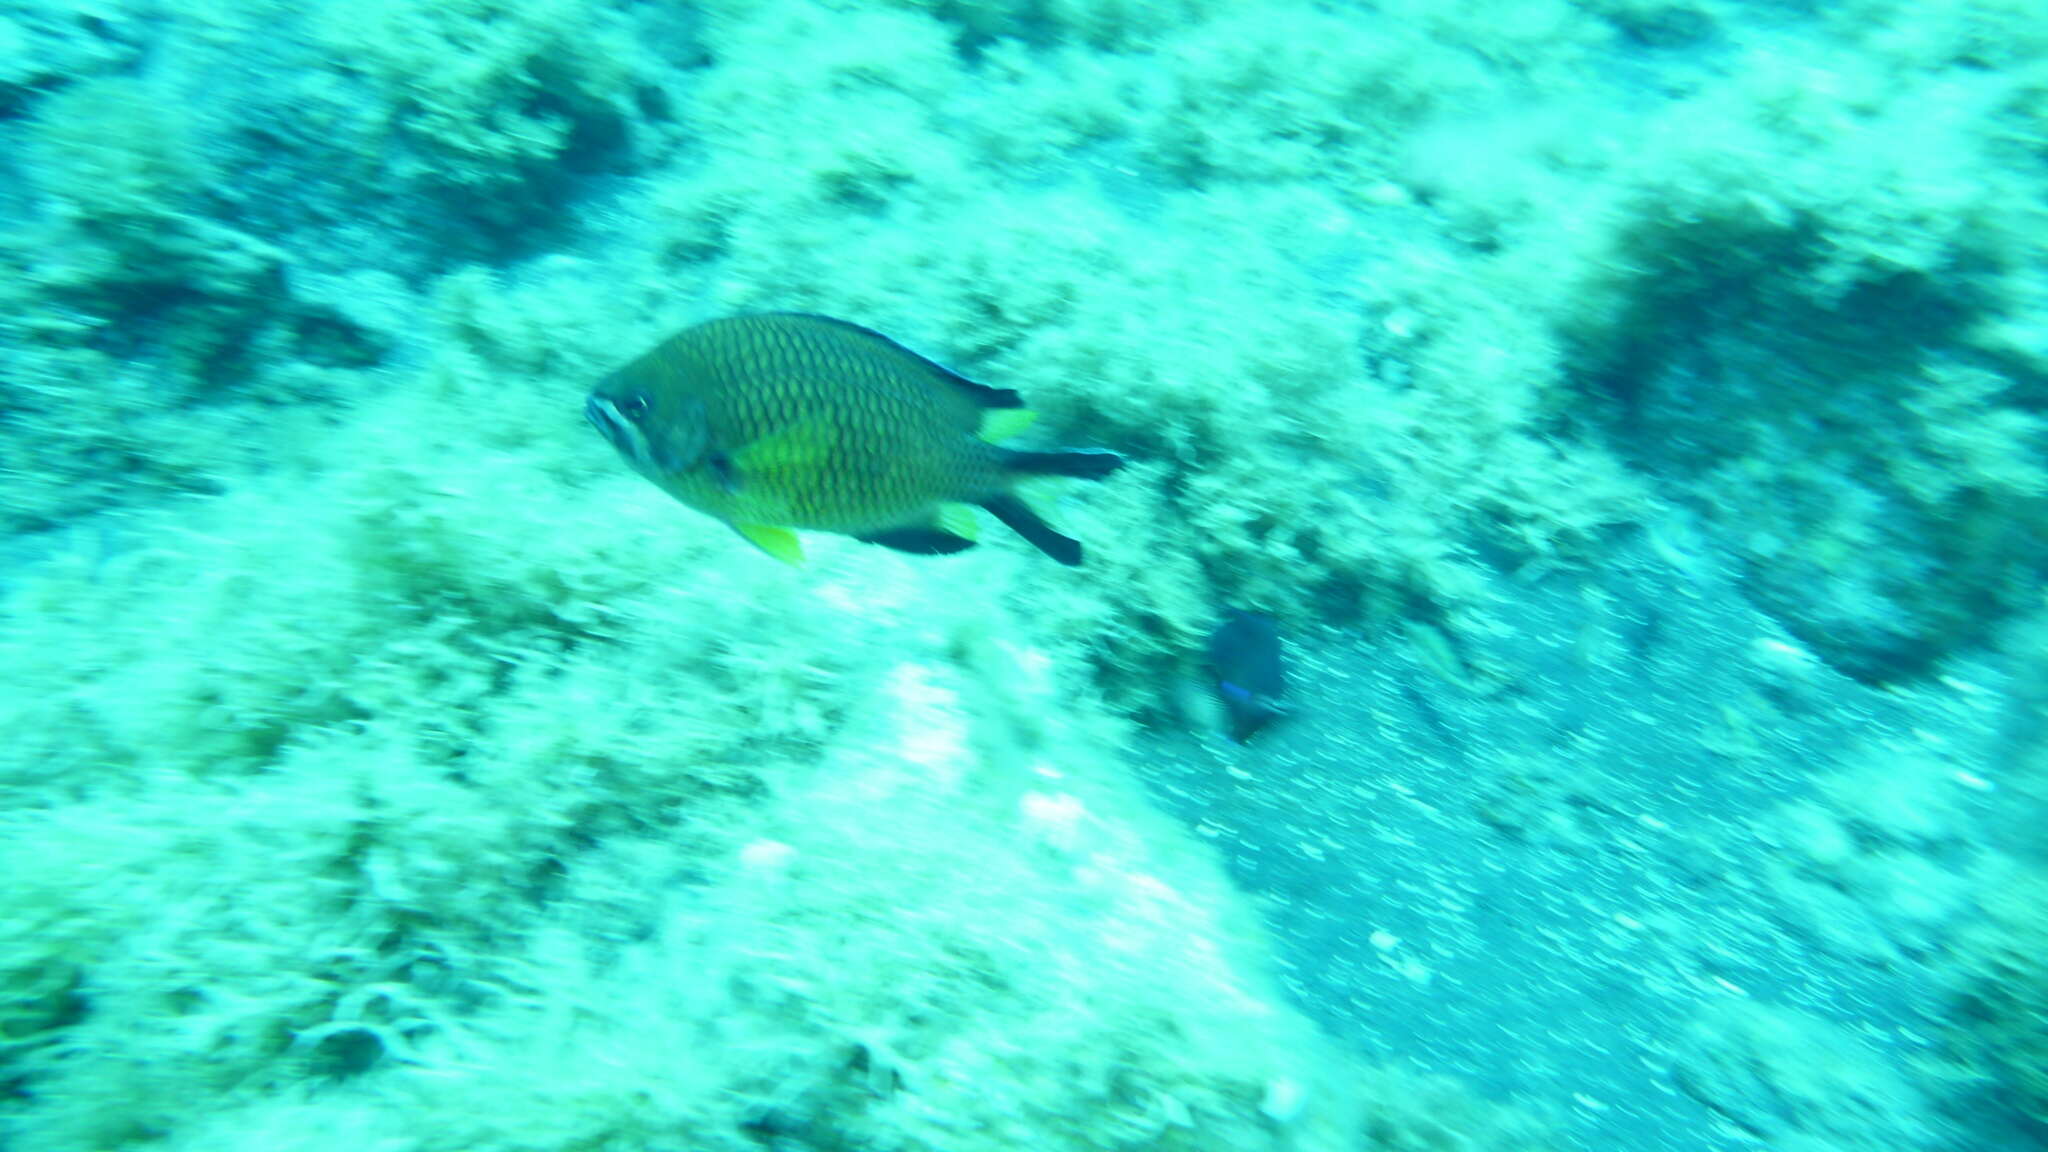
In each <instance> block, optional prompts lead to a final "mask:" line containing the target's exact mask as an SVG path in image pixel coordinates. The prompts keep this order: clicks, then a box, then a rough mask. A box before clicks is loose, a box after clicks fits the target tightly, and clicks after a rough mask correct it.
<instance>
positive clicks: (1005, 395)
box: [761, 312, 1024, 408]
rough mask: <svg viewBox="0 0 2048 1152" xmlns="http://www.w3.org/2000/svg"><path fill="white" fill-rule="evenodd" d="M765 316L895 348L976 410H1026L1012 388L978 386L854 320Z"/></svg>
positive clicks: (800, 314)
mask: <svg viewBox="0 0 2048 1152" xmlns="http://www.w3.org/2000/svg"><path fill="white" fill-rule="evenodd" d="M761 315H764V316H787V317H790V318H792V319H799V320H808V321H811V322H813V323H817V324H827V325H830V326H832V327H834V328H837V329H839V330H841V331H843V332H846V333H848V334H850V335H853V336H857V337H859V338H860V339H862V340H871V341H874V342H875V343H877V344H880V345H882V346H884V347H886V348H889V349H892V350H894V351H896V352H900V353H902V354H903V355H905V356H908V357H910V358H911V359H912V360H915V361H917V362H918V363H919V364H922V365H924V366H925V367H926V368H927V369H929V370H930V371H931V373H932V375H934V376H936V377H938V378H939V379H941V380H943V381H945V382H946V383H947V384H950V385H952V386H953V387H954V388H955V389H956V390H957V391H959V393H960V394H961V395H962V396H965V397H967V399H968V400H970V401H972V402H973V403H974V405H975V407H977V408H1022V407H1023V406H1024V397H1022V396H1019V395H1018V394H1017V393H1015V392H1013V391H1011V390H1010V389H1008V388H991V387H989V386H988V385H986V384H976V383H975V382H974V381H972V380H969V379H968V378H967V377H965V376H962V375H961V374H959V373H958V372H955V371H953V370H952V369H951V368H948V367H946V366H945V365H944V364H941V363H939V362H938V361H936V360H933V359H932V358H931V357H929V356H922V355H919V354H918V353H916V352H913V351H911V350H910V349H908V348H905V347H904V346H903V345H901V344H898V343H897V342H896V341H894V340H891V339H889V338H888V337H887V336H884V335H882V334H881V333H880V332H877V331H875V330H874V329H872V328H864V327H862V326H861V325H859V324H855V323H854V322H853V321H851V320H840V319H837V318H835V317H831V316H820V315H818V314H817V313H815V312H764V313H761Z"/></svg>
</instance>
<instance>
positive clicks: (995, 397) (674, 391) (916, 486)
mask: <svg viewBox="0 0 2048 1152" xmlns="http://www.w3.org/2000/svg"><path fill="white" fill-rule="evenodd" d="M1023 403H1024V402H1023V400H1022V399H1021V398H1020V397H1019V396H1018V395H1017V394H1016V393H1015V392H1011V391H1007V390H1004V389H1000V388H988V387H984V386H983V385H980V384H976V383H974V382H973V381H971V380H968V379H966V378H965V377H962V376H960V375H958V374H956V373H953V372H950V371H948V370H947V369H945V368H942V367H940V366H939V365H937V364H934V363H932V362H931V361H930V360H927V359H925V358H924V357H922V356H919V355H917V354H916V353H915V352H912V351H910V350H909V349H907V348H904V347H903V346H902V345H900V344H897V343H896V342H895V341H893V340H890V339H889V338H888V337H886V336H882V335H880V334H879V333H875V332H871V331H869V330H867V329H866V328H862V327H860V326H859V325H856V324H849V323H847V322H845V321H843V320H832V319H829V318H827V317H824V316H807V315H801V314H797V313H766V314H762V315H754V316H734V317H730V318H728V319H723V320H713V321H710V322H708V323H705V324H699V325H697V326H695V327H692V328H685V329H684V330H682V331H681V332H679V333H677V334H675V335H674V336H671V337H669V338H668V339H667V340H666V341H664V342H662V343H661V344H660V345H658V346H656V347H655V348H654V350H653V351H651V352H648V353H647V354H646V355H644V356H642V357H640V358H639V359H638V360H635V361H633V362H632V363H631V364H628V365H626V366H625V367H624V368H621V369H619V370H618V371H616V372H614V373H612V374H611V375H610V376H607V377H605V379H604V380H602V381H600V382H599V383H598V385H597V387H596V388H595V389H594V390H593V391H592V392H591V394H590V399H589V400H588V401H587V402H586V403H585V405H584V415H585V416H586V417H588V418H589V420H590V422H591V424H593V425H595V426H596V428H597V430H598V431H599V432H601V433H603V434H604V437H605V439H607V440H609V441H611V443H612V446H613V447H615V448H617V449H618V450H619V454H620V455H622V456H624V457H625V458H626V462H627V463H629V464H631V465H632V466H633V467H634V469H635V470H637V471H638V472H639V473H640V474H641V475H643V476H645V477H647V478H648V479H649V480H652V481H653V482H654V483H655V484H656V485H658V486H659V487H660V488H661V489H662V490H663V491H665V492H667V493H668V494H669V495H671V496H674V497H675V498H676V499H677V500H680V501H682V502H683V503H684V504H687V505H689V506H690V507H692V508H695V509H697V510H698V511H700V512H704V513H708V514H709V515H711V516H715V517H717V518H718V519H720V520H723V521H724V522H726V523H727V524H730V525H732V526H733V528H734V529H736V530H737V531H738V532H739V533H740V535H742V536H745V537H746V538H747V539H748V540H751V541H753V542H754V543H755V544H756V545H758V546H760V548H761V549H762V550H763V551H766V552H767V553H769V554H770V555H772V556H776V557H778V558H780V559H783V560H787V561H789V562H791V563H800V562H801V561H802V559H803V549H802V546H801V545H799V544H798V543H797V539H796V535H795V533H793V532H791V531H790V529H793V528H801V529H806V530H809V531H814V532H837V533H842V534H844V535H847V536H852V537H855V538H857V539H860V540H865V541H868V542H869V543H873V544H881V545H884V546H885V547H889V548H895V549H898V550H900V551H904V552H915V553H921V554H925V555H932V554H937V553H944V552H958V551H960V550H962V549H964V548H970V547H972V546H973V545H974V528H975V520H974V512H973V510H972V509H971V508H969V507H966V506H967V505H980V506H981V507H983V508H986V509H988V510H989V511H990V512H992V513H994V514H995V517H996V519H998V520H1001V521H1002V522H1003V523H1005V524H1007V525H1009V526H1010V527H1011V528H1012V529H1014V530H1015V531H1016V532H1017V533H1018V534H1019V535H1021V536H1023V537H1024V538H1025V539H1026V540H1029V541H1030V542H1031V543H1032V544H1034V545H1037V547H1038V549H1039V550H1040V551H1042V552H1044V553H1045V554H1046V555H1048V556H1051V557H1052V558H1053V559H1055V560H1058V561H1059V562H1060V563H1062V564H1079V563H1080V562H1081V545H1080V543H1079V542H1078V541H1076V540H1074V539H1072V538H1071V537H1067V536H1063V535H1061V534H1060V533H1058V532H1056V531H1054V530H1053V528H1052V527H1051V526H1050V525H1048V524H1047V523H1046V522H1045V521H1044V519H1042V518H1041V517H1040V516H1039V515H1038V513H1037V512H1035V511H1033V510H1032V509H1031V508H1030V507H1029V506H1027V505H1026V504H1025V503H1024V501H1023V500H1022V499H1020V498H1019V497H1018V496H1017V494H1016V492H1015V488H1016V485H1017V483H1018V482H1019V481H1021V480H1024V479H1026V478H1029V477H1032V476H1078V477H1081V478H1083V479H1089V480H1094V479H1100V478H1101V477H1103V476H1107V475H1109V474H1110V473H1111V472H1114V471H1116V469H1117V468H1118V467H1120V466H1121V465H1122V464H1123V459H1122V457H1119V456H1117V455H1116V454H1115V453H1112V452H1068V451H1053V452H1018V451H1013V450H1011V449H1008V448H1001V447H997V446H996V445H995V444H993V443H990V441H991V440H994V439H997V438H1000V437H1001V436H1003V435H1007V434H1009V433H1011V432H1015V431H1017V430H1019V429H1021V428H1022V427H1023V426H1024V425H1025V424H1027V423H1029V421H1030V413H1028V412H1026V411H1024V409H1023Z"/></svg>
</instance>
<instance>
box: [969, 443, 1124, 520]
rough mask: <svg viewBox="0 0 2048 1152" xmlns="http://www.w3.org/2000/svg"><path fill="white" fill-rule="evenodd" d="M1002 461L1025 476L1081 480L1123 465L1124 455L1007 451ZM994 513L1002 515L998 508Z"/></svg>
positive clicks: (1101, 474) (1095, 477) (1102, 474)
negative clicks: (1063, 477) (1066, 477)
mask: <svg viewBox="0 0 2048 1152" xmlns="http://www.w3.org/2000/svg"><path fill="white" fill-rule="evenodd" d="M1003 463H1004V464H1005V465H1007V466H1008V467H1009V469H1010V471H1012V472H1016V473H1019V474H1020V475H1024V476H1073V477H1075V478H1077V479H1081V480H1100V479H1102V478H1103V477H1104V476H1107V475H1109V474H1110V473H1111V472H1114V471H1116V470H1117V469H1119V468H1121V467H1123V466H1124V458H1123V457H1121V456H1119V455H1117V454H1116V453H1114V452H1006V453H1004V454H1003ZM996 514H997V515H998V516H1000V515H1002V513H1000V512H998V513H996ZM1005 523H1007V521H1005ZM1012 527H1015V525H1012ZM1020 531H1021V529H1020Z"/></svg>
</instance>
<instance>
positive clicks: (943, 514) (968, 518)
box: [932, 504, 981, 540]
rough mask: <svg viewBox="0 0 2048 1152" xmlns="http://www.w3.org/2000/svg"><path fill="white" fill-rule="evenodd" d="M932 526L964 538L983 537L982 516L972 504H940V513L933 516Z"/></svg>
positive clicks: (947, 533) (974, 538)
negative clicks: (978, 514)
mask: <svg viewBox="0 0 2048 1152" xmlns="http://www.w3.org/2000/svg"><path fill="white" fill-rule="evenodd" d="M932 527H934V528H937V529H938V530H939V531H941V532H944V533H945V534H946V535H948V536H958V537H960V538H961V539H962V540H980V539H981V518H980V517H979V516H976V515H975V514H974V506H973V505H971V504H941V505H939V510H938V514H937V515H935V516H933V517H932Z"/></svg>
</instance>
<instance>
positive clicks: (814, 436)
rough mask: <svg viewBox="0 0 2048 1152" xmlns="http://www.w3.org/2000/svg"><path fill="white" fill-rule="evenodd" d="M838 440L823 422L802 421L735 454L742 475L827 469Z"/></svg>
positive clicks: (771, 434)
mask: <svg viewBox="0 0 2048 1152" xmlns="http://www.w3.org/2000/svg"><path fill="white" fill-rule="evenodd" d="M837 440H838V437H837V436H835V435H833V433H832V425H830V424H828V423H826V422H825V421H823V420H803V421H799V422H797V423H795V424H791V425H790V426H789V427H787V428H781V429H778V430H776V431H774V432H770V433H769V434H768V435H766V436H763V437H761V438H760V439H758V440H755V441H753V442H752V443H750V444H747V445H746V446H745V447H743V448H741V449H740V450H739V451H737V452H734V453H733V454H732V462H733V465H734V466H735V467H737V468H738V469H739V470H740V471H741V472H743V473H746V472H751V473H754V474H756V475H759V474H764V473H765V474H768V475H786V474H788V473H790V472H800V471H803V470H805V469H817V468H822V467H824V466H825V462H826V460H827V459H829V458H830V456H831V454H832V446H833V444H834V443H835V442H837Z"/></svg>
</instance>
